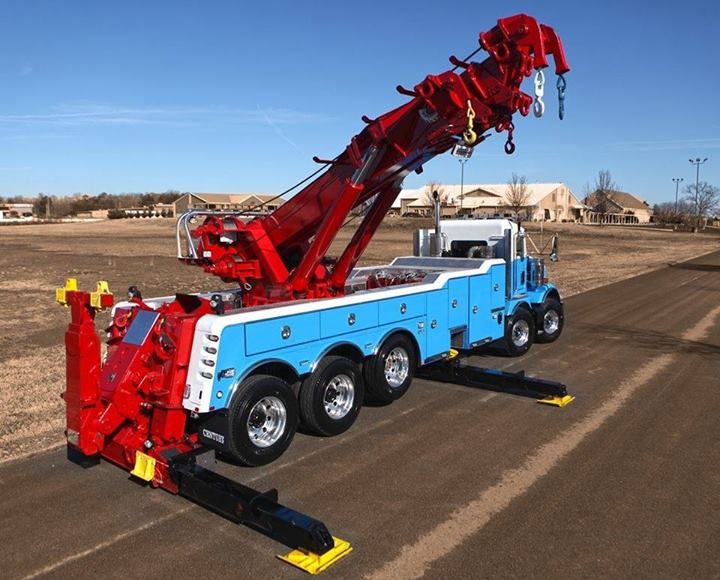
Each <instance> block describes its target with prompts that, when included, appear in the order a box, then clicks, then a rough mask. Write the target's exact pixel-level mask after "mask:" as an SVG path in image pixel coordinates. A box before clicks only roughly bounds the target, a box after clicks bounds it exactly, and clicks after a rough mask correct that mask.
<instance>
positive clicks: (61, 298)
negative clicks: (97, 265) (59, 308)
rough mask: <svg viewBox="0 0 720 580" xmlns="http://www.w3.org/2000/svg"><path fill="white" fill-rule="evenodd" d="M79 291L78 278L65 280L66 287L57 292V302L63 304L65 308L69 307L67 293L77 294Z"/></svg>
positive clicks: (58, 289)
mask: <svg viewBox="0 0 720 580" xmlns="http://www.w3.org/2000/svg"><path fill="white" fill-rule="evenodd" d="M77 289H78V283H77V278H68V279H67V280H65V286H63V287H62V288H57V289H56V290H55V300H56V301H57V302H58V303H59V304H62V305H63V306H67V295H66V294H67V292H75V291H77Z"/></svg>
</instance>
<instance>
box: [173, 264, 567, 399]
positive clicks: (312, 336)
mask: <svg viewBox="0 0 720 580" xmlns="http://www.w3.org/2000/svg"><path fill="white" fill-rule="evenodd" d="M536 262H537V261H536V260H534V259H533V258H528V257H518V258H517V259H515V260H512V261H511V262H510V268H512V272H511V273H510V275H509V273H508V270H507V267H508V264H507V263H506V261H505V260H503V259H487V260H478V259H467V258H423V257H403V258H396V259H395V260H394V261H393V262H392V263H391V264H389V265H388V266H386V267H385V268H386V269H389V270H393V269H394V270H402V269H407V268H413V269H415V270H417V269H422V270H423V271H424V272H425V276H424V279H423V281H422V282H419V283H414V284H407V285H400V286H391V287H387V288H378V289H372V290H360V291H357V292H353V293H351V294H349V295H346V296H343V297H338V298H330V299H323V300H308V301H295V302H292V303H289V304H286V305H280V306H278V305H273V306H264V307H255V308H247V309H242V310H240V311H238V312H237V313H232V312H231V313H226V314H223V315H205V316H203V317H202V318H201V319H200V320H199V321H198V324H197V327H196V331H195V339H194V344H193V350H192V355H191V361H190V367H189V372H188V379H187V387H186V392H185V399H184V407H185V408H186V409H187V410H188V411H191V412H193V413H212V412H215V411H220V410H224V409H226V408H227V407H228V406H229V405H230V403H231V400H232V395H233V393H234V391H235V390H236V388H237V386H238V385H239V384H240V383H241V382H242V381H243V380H244V379H245V378H246V377H247V376H249V375H250V374H251V373H253V372H254V371H255V370H257V369H258V368H260V367H263V366H267V365H274V367H273V368H275V369H278V368H283V369H285V371H286V373H287V374H289V375H293V376H297V377H302V376H303V375H307V374H308V373H310V372H312V371H313V369H314V368H315V367H316V366H317V364H318V362H319V361H320V360H321V359H322V358H323V357H324V356H325V355H326V354H328V353H331V352H333V351H336V350H337V349H340V348H342V349H345V350H344V352H347V349H351V350H352V351H353V352H354V353H355V355H356V357H357V358H360V359H362V358H365V357H369V356H372V355H373V354H374V353H376V352H377V350H378V348H379V346H380V345H381V344H382V343H383V340H384V339H385V338H386V337H388V336H390V335H391V334H394V333H398V332H402V333H404V334H405V335H407V336H408V337H410V338H411V339H412V343H413V345H414V347H415V349H416V355H417V361H418V363H419V364H428V363H431V362H434V361H437V360H439V359H442V358H444V357H447V356H448V353H449V352H450V349H451V347H452V348H456V349H459V350H469V349H473V348H475V347H478V346H481V345H483V344H487V343H490V342H493V341H495V340H498V339H500V338H502V337H503V336H504V333H505V319H506V317H507V316H510V315H512V314H513V313H514V312H515V310H516V309H517V308H518V307H519V306H520V305H526V306H527V307H528V308H529V309H532V308H534V307H536V306H537V305H539V304H541V303H542V302H543V301H544V299H545V297H546V296H547V295H548V293H550V292H553V289H554V287H553V285H552V284H548V283H536V282H537V281H538V280H539V279H540V278H539V277H538V276H537V275H535V273H534V271H533V268H534V267H537V263H536ZM369 270H377V267H374V268H359V269H357V270H356V271H354V272H353V275H352V276H351V277H350V279H349V283H350V284H351V285H352V282H353V280H354V279H356V278H362V277H363V276H364V275H366V274H367V271H369ZM508 284H510V287H509V286H508Z"/></svg>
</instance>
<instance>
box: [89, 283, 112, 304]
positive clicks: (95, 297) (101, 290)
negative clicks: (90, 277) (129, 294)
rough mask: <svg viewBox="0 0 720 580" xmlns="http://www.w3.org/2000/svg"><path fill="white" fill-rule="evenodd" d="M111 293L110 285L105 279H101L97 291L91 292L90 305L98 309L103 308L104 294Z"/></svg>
mask: <svg viewBox="0 0 720 580" xmlns="http://www.w3.org/2000/svg"><path fill="white" fill-rule="evenodd" d="M103 294H110V287H109V286H108V283H107V282H106V281H105V280H100V281H99V282H98V283H97V286H96V288H95V292H91V293H90V306H92V307H93V308H95V309H96V310H102V307H103V306H102V295H103Z"/></svg>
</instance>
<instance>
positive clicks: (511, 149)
mask: <svg viewBox="0 0 720 580" xmlns="http://www.w3.org/2000/svg"><path fill="white" fill-rule="evenodd" d="M514 130H515V125H514V124H513V122H512V121H510V124H509V125H508V128H507V132H508V136H507V141H505V153H507V154H508V155H512V154H513V153H515V143H513V131H514Z"/></svg>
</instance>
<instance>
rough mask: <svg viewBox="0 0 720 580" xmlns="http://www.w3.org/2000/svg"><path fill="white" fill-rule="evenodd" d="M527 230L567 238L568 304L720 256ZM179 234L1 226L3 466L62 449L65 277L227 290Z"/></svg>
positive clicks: (407, 237) (698, 241)
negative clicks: (61, 294)
mask: <svg viewBox="0 0 720 580" xmlns="http://www.w3.org/2000/svg"><path fill="white" fill-rule="evenodd" d="M427 225H428V224H427V223H424V222H422V221H417V220H400V219H396V220H388V221H387V222H386V223H385V224H384V225H383V227H382V228H381V229H380V231H379V232H378V233H377V235H376V236H375V238H374V239H373V242H372V243H371V245H370V246H369V248H368V250H367V251H366V253H365V256H364V258H363V260H362V263H363V264H373V263H383V262H386V261H388V260H389V259H391V258H392V257H394V256H399V255H407V254H410V253H411V250H412V231H413V230H414V229H416V228H418V227H426V226H427ZM528 230H529V233H530V236H531V238H532V239H533V240H534V242H535V243H536V244H537V245H538V246H541V238H544V241H545V242H547V239H548V238H549V235H550V234H552V233H553V232H555V231H557V232H559V233H560V236H561V243H560V256H561V259H560V261H559V262H557V263H556V264H552V265H551V277H552V281H553V282H555V283H556V284H557V285H558V286H559V288H560V291H561V293H562V294H563V295H565V296H569V295H571V294H576V293H578V292H582V291H584V290H587V289H590V288H595V287H598V286H602V285H605V284H609V283H612V282H616V281H618V280H622V279H624V278H628V277H631V276H634V275H637V274H640V273H643V272H646V271H648V270H650V269H656V268H659V267H662V266H664V265H666V264H668V263H672V262H675V261H681V260H685V259H688V258H691V257H693V256H697V255H700V254H704V253H707V252H710V251H713V250H717V249H718V248H720V236H717V235H713V234H690V233H673V232H668V231H661V230H652V229H642V228H617V227H589V226H577V225H572V224H552V225H548V224H546V225H545V231H544V234H543V235H542V236H541V233H540V231H539V229H538V226H537V225H536V224H528ZM174 231H175V228H174V221H172V220H128V221H125V220H117V221H104V222H94V223H78V224H53V225H43V226H33V225H28V226H15V227H7V228H0V363H2V364H1V365H0V461H3V460H8V459H11V458H14V457H17V456H18V455H22V454H25V453H29V452H34V451H38V450H41V449H43V448H46V447H49V446H51V445H54V444H59V443H61V442H62V441H63V420H64V417H63V407H62V401H61V399H60V393H61V392H62V390H63V381H64V372H65V367H64V365H65V362H64V346H63V333H64V330H65V327H66V325H67V322H68V320H69V316H68V313H67V312H66V311H65V309H63V308H62V307H61V306H59V305H57V304H56V303H55V302H54V290H55V288H56V287H57V286H60V285H62V283H63V281H64V280H65V278H67V277H76V278H78V279H79V281H80V284H81V286H82V287H84V288H92V287H94V285H95V282H96V281H97V280H107V281H108V282H109V284H110V288H111V290H113V291H115V293H116V294H117V295H119V296H124V294H125V290H126V289H127V287H128V286H129V285H136V286H138V287H140V288H141V289H142V291H143V294H144V295H145V296H147V297H150V296H158V295H166V294H171V293H174V292H178V291H183V292H192V291H198V290H211V289H213V288H217V287H220V286H222V282H221V281H220V280H218V279H216V278H214V277H210V276H207V275H205V274H204V273H203V272H202V270H200V269H199V268H194V267H188V266H184V265H182V264H179V263H178V262H177V260H176V259H175V257H174V256H175V237H174ZM351 235H352V230H351V228H347V229H346V230H343V231H342V232H341V234H340V235H339V237H338V240H336V244H335V246H334V247H335V249H337V248H338V246H339V245H341V244H342V242H343V241H347V240H348V239H349V238H350V236H351ZM107 320H108V319H107V315H105V316H104V317H102V316H101V317H100V322H101V323H103V322H104V323H107ZM569 324H572V320H570V321H569Z"/></svg>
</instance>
